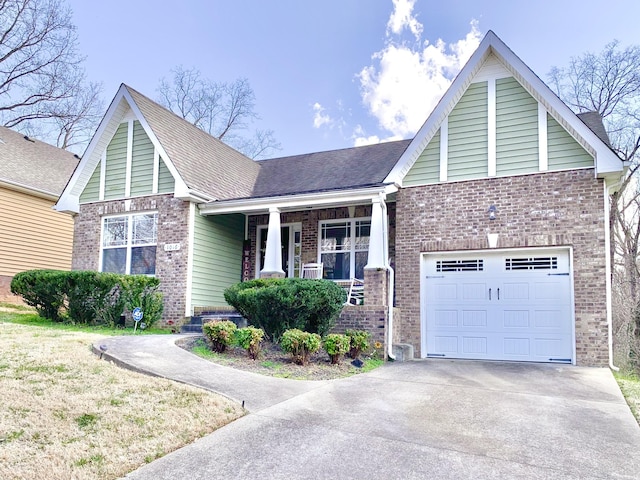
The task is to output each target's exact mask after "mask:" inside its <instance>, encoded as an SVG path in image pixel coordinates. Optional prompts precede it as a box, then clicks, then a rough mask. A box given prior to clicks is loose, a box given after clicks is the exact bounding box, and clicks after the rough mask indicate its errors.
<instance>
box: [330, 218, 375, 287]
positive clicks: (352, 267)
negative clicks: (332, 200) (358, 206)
mask: <svg viewBox="0 0 640 480" xmlns="http://www.w3.org/2000/svg"><path fill="white" fill-rule="evenodd" d="M356 222H368V223H369V229H371V217H356V218H336V219H332V220H320V221H319V222H318V262H322V254H323V253H332V252H348V253H349V273H350V276H351V277H354V276H355V272H356V252H367V257H368V255H369V245H368V244H367V248H366V249H363V248H356V238H357V237H356ZM341 223H349V224H350V228H351V238H350V240H349V243H350V248H349V250H339V251H338V250H332V251H323V250H322V227H323V226H324V225H335V224H341ZM332 280H334V281H341V280H351V278H333V279H332Z"/></svg>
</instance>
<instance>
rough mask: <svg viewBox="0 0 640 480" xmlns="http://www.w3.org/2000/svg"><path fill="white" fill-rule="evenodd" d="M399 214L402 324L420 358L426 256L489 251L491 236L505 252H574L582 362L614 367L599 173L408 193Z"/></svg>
mask: <svg viewBox="0 0 640 480" xmlns="http://www.w3.org/2000/svg"><path fill="white" fill-rule="evenodd" d="M490 205H495V206H496V207H497V210H498V212H497V216H496V219H495V220H493V221H491V220H489V218H488V214H487V210H488V208H489V206H490ZM397 212H398V213H397V218H396V222H397V230H396V231H397V233H396V300H397V303H396V305H397V306H398V307H400V308H401V310H402V321H401V322H396V323H395V325H396V326H397V328H398V332H397V333H398V335H399V337H400V339H401V341H402V342H406V343H411V344H412V345H413V346H414V349H415V351H416V355H417V356H419V355H421V352H420V344H421V341H420V340H421V334H422V332H421V329H420V278H419V272H420V262H421V258H422V255H421V253H423V252H438V251H455V250H474V249H486V248H488V244H487V237H486V234H487V233H488V232H492V233H499V234H500V238H499V244H498V247H499V248H520V247H547V246H571V247H573V275H574V297H575V336H576V357H577V358H576V361H577V364H578V365H595V366H604V365H607V364H608V330H607V317H606V305H607V304H606V296H605V286H606V283H605V282H606V269H605V262H606V252H605V214H604V191H603V184H602V180H599V179H596V178H595V175H594V171H593V169H584V170H570V171H563V172H548V173H541V174H534V175H522V176H514V177H501V178H490V179H484V180H471V181H463V182H452V183H444V184H436V185H428V186H423V187H412V188H404V189H401V190H400V191H399V192H398V194H397ZM394 333H395V332H394Z"/></svg>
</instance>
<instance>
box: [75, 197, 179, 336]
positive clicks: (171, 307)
mask: <svg viewBox="0 0 640 480" xmlns="http://www.w3.org/2000/svg"><path fill="white" fill-rule="evenodd" d="M145 211H157V212H158V248H157V251H156V277H157V278H159V279H160V290H161V291H162V293H163V295H164V312H163V314H162V323H164V324H166V322H167V321H168V320H172V321H173V322H176V323H180V322H182V320H183V319H184V317H185V308H186V291H187V264H188V254H189V202H184V201H182V200H179V199H176V198H173V195H155V196H149V197H139V198H134V199H131V205H130V208H129V210H128V211H127V210H126V209H125V202H124V200H114V201H108V202H99V203H90V204H85V205H81V206H80V213H79V214H78V215H76V217H75V228H74V239H73V264H72V269H73V270H100V265H99V261H100V260H99V259H100V232H101V218H102V217H103V216H105V215H114V214H119V213H122V214H131V213H136V212H145ZM167 243H179V244H180V250H174V251H170V252H165V251H164V249H163V245H165V244H167Z"/></svg>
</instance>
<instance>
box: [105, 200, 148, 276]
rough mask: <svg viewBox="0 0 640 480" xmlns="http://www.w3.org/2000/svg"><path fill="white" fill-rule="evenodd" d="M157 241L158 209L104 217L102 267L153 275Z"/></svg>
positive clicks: (114, 270) (129, 272)
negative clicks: (156, 210)
mask: <svg viewBox="0 0 640 480" xmlns="http://www.w3.org/2000/svg"><path fill="white" fill-rule="evenodd" d="M157 243H158V214H157V213H136V214H131V215H119V216H113V217H104V218H103V219H102V248H101V258H102V264H101V270H102V271H103V272H113V273H127V274H132V275H135V274H142V275H154V274H155V273H156V246H157Z"/></svg>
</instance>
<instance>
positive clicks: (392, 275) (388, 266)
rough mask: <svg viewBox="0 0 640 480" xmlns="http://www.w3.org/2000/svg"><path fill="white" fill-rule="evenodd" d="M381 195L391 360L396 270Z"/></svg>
mask: <svg viewBox="0 0 640 480" xmlns="http://www.w3.org/2000/svg"><path fill="white" fill-rule="evenodd" d="M378 195H379V197H380V206H381V207H382V218H383V222H382V230H383V242H384V251H385V257H384V258H385V262H384V267H383V268H384V269H385V270H386V271H387V272H389V288H388V289H387V290H388V292H387V308H388V309H389V310H388V312H387V315H388V318H389V322H388V327H389V329H388V330H389V332H388V338H387V356H388V357H389V359H390V360H395V359H396V356H395V355H394V354H393V291H394V288H395V272H394V271H393V268H391V264H390V263H389V216H388V213H387V204H386V203H385V201H384V194H382V193H380V194H378Z"/></svg>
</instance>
